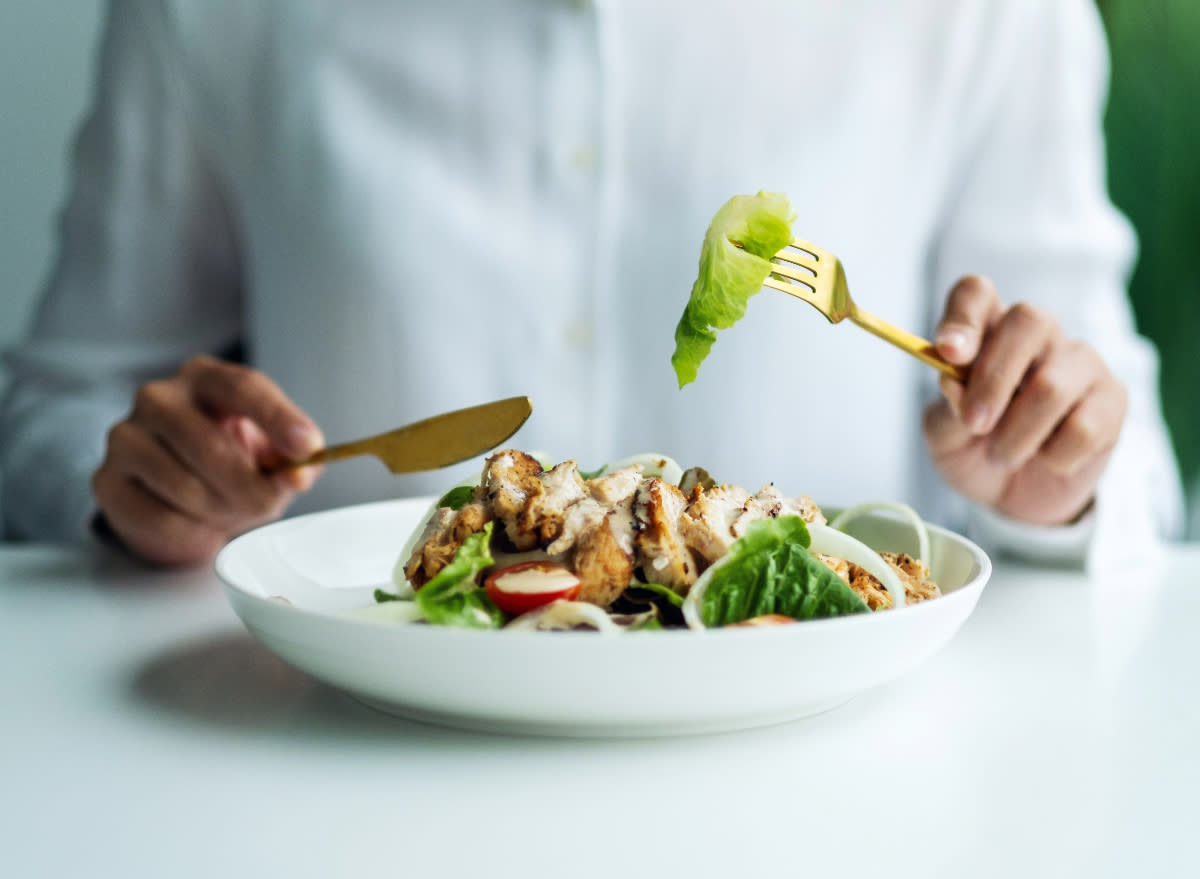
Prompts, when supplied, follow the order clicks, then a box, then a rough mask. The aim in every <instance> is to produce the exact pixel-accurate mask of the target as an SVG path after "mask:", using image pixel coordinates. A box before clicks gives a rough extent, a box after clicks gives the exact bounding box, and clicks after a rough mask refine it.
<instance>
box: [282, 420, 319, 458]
mask: <svg viewBox="0 0 1200 879" xmlns="http://www.w3.org/2000/svg"><path fill="white" fill-rule="evenodd" d="M284 443H285V444H286V446H287V447H286V448H285V449H284V451H285V452H287V453H288V454H289V455H291V456H292V457H293V458H307V457H308V456H309V455H311V454H312V453H313V452H315V451H317V449H319V448H321V445H322V438H321V433H320V431H318V430H316V429H314V428H312V427H307V426H305V425H303V424H296V425H293V426H292V427H290V428H288V432H287V436H286V437H285V438H284Z"/></svg>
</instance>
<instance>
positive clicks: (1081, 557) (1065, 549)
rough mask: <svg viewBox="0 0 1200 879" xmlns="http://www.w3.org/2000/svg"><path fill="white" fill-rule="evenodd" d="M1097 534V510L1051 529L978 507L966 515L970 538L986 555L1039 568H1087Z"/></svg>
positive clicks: (1092, 509)
mask: <svg viewBox="0 0 1200 879" xmlns="http://www.w3.org/2000/svg"><path fill="white" fill-rule="evenodd" d="M1095 532H1096V511H1095V508H1094V507H1089V508H1088V510H1087V512H1085V513H1084V514H1083V515H1082V516H1080V517H1079V518H1078V519H1076V520H1075V521H1074V522H1072V523H1071V524H1069V525H1051V526H1047V525H1031V524H1029V523H1028V522H1021V521H1019V520H1017V519H1013V518H1011V517H1009V516H1005V515H1004V514H1003V513H998V512H996V511H995V510H993V509H990V508H988V507H982V506H978V505H976V504H972V505H971V507H970V510H969V511H968V514H967V536H968V537H970V538H971V539H972V540H974V541H975V542H976V543H978V544H979V545H980V546H981V547H983V549H984V550H985V551H987V552H989V553H993V554H996V555H1008V556H1013V557H1016V558H1020V559H1023V560H1025V561H1030V562H1036V563H1039V564H1053V565H1062V566H1073V565H1078V566H1080V567H1082V566H1084V565H1085V564H1086V563H1087V561H1088V550H1089V548H1090V546H1091V544H1092V537H1093V536H1094V534H1095Z"/></svg>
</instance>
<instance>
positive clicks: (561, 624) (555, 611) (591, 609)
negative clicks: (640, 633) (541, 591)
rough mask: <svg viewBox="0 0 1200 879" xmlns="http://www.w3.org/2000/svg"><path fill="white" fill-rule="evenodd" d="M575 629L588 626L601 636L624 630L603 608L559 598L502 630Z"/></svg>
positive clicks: (617, 633)
mask: <svg viewBox="0 0 1200 879" xmlns="http://www.w3.org/2000/svg"><path fill="white" fill-rule="evenodd" d="M576 626H591V627H592V628H593V629H595V630H596V631H598V632H600V633H601V634H604V635H619V634H621V633H622V632H624V631H625V630H624V629H622V628H621V627H620V626H618V625H617V624H616V623H614V622H613V621H612V620H611V619H610V618H609V616H608V613H607V612H606V611H605V610H604V609H603V608H599V607H596V605H594V604H588V603H587V602H586V601H566V600H564V599H561V598H560V599H558V600H557V601H551V602H550V603H549V604H543V605H542V606H541V607H539V608H537V609H536V610H531V611H529V612H528V613H523V614H521V615H520V616H519V617H517V618H516V619H515V620H513V621H512V622H510V623H509V624H508V625H507V626H505V627H504V628H506V629H516V630H525V631H530V632H536V631H548V630H549V631H554V630H558V631H569V630H570V629H573V628H575V627H576Z"/></svg>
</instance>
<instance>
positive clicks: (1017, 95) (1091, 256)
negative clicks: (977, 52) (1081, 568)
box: [931, 0, 1182, 564]
mask: <svg viewBox="0 0 1200 879" xmlns="http://www.w3.org/2000/svg"><path fill="white" fill-rule="evenodd" d="M995 5H996V8H997V9H1002V10H1003V11H1002V12H998V13H997V14H996V19H997V22H998V25H997V28H996V32H995V38H996V39H997V40H998V41H999V43H1000V45H1001V47H1002V48H1001V49H1000V51H999V52H998V53H997V57H998V58H999V59H1000V60H999V62H998V63H996V64H993V65H992V68H991V69H989V70H986V71H984V72H983V74H982V77H981V85H980V88H979V92H978V94H979V96H980V99H979V100H978V101H977V102H976V103H975V105H974V106H973V107H972V108H968V109H966V110H965V111H964V116H963V120H964V121H963V124H964V129H965V131H966V133H967V135H968V140H967V143H968V149H967V150H966V151H965V152H964V156H966V157H967V158H966V159H965V160H964V162H963V165H962V170H961V174H959V175H958V179H959V181H960V184H959V189H958V191H957V192H956V193H954V194H953V198H952V200H951V209H950V210H949V212H948V213H947V215H946V217H945V218H944V221H943V226H942V232H941V235H940V239H939V246H938V248H937V251H936V254H935V259H934V263H933V272H932V281H933V283H934V284H935V285H936V287H935V289H937V290H940V291H945V290H948V289H949V288H950V286H951V285H952V284H953V282H954V281H955V280H956V279H957V278H958V277H961V276H962V275H964V274H967V273H977V274H983V275H987V276H988V277H990V278H991V279H992V280H993V281H994V282H995V283H996V286H997V289H998V290H999V291H1000V295H1001V297H1002V298H1003V299H1004V300H1005V301H1007V302H1010V303H1012V302H1017V301H1027V302H1032V303H1035V304H1038V305H1040V306H1042V307H1044V308H1046V309H1047V310H1049V311H1051V312H1052V313H1053V314H1054V315H1055V316H1056V317H1058V319H1059V320H1060V321H1061V322H1062V324H1063V326H1064V328H1065V330H1066V332H1067V333H1068V334H1069V335H1071V336H1072V337H1075V338H1080V339H1084V340H1086V341H1088V342H1089V343H1090V344H1092V345H1093V346H1094V347H1095V348H1096V349H1097V350H1098V351H1099V352H1100V353H1101V355H1102V356H1103V357H1104V358H1105V361H1106V362H1107V363H1108V365H1109V368H1110V369H1112V370H1113V372H1114V373H1115V374H1116V375H1117V377H1118V378H1119V379H1120V380H1121V381H1122V382H1123V383H1124V384H1125V386H1126V388H1127V389H1128V392H1129V411H1128V416H1127V419H1126V422H1125V424H1124V427H1123V429H1122V432H1121V436H1120V439H1119V442H1118V444H1117V447H1116V449H1115V450H1114V452H1113V454H1112V456H1111V458H1110V461H1109V464H1108V467H1107V468H1106V471H1105V473H1104V475H1103V477H1102V478H1101V481H1100V484H1099V486H1098V489H1097V495H1096V500H1095V505H1094V507H1093V510H1092V511H1091V513H1089V514H1088V516H1086V517H1085V518H1084V520H1082V521H1081V522H1080V523H1077V524H1076V525H1074V526H1071V527H1069V528H1064V529H1053V528H1050V529H1047V528H1034V527H1030V526H1025V525H1022V524H1021V523H1017V522H1014V521H1012V520H1006V519H1004V517H999V516H997V515H996V514H995V513H994V512H992V511H987V510H982V509H978V508H976V509H973V510H969V511H968V530H969V533H971V534H972V536H974V537H975V538H976V539H978V540H979V541H980V542H981V543H982V544H984V545H985V546H986V547H987V548H989V549H991V550H993V551H997V552H1006V553H1017V554H1020V555H1022V556H1026V557H1029V558H1032V559H1035V560H1041V561H1047V560H1054V561H1064V560H1073V561H1076V562H1081V563H1084V562H1086V563H1088V564H1102V563H1106V562H1107V560H1108V556H1110V555H1111V554H1112V553H1113V552H1114V551H1115V552H1121V550H1120V547H1134V548H1138V547H1139V544H1141V546H1142V547H1144V546H1145V542H1146V541H1149V542H1155V541H1157V540H1159V539H1162V538H1167V537H1174V536H1177V535H1178V534H1179V531H1180V529H1181V523H1182V492H1181V488H1180V483H1179V476H1178V472H1177V468H1176V464H1175V460H1174V456H1173V453H1172V451H1171V447H1170V443H1169V441H1168V438H1167V432H1166V427H1165V425H1164V422H1163V418H1162V413H1161V408H1160V403H1159V397H1158V359H1157V354H1156V352H1155V350H1154V348H1153V346H1152V345H1151V344H1150V343H1149V342H1148V341H1147V340H1146V339H1144V338H1142V337H1140V336H1138V335H1137V332H1136V330H1135V327H1134V322H1133V317H1132V311H1131V309H1130V306H1129V302H1128V299H1127V295H1126V286H1125V285H1126V282H1127V279H1128V274H1129V271H1130V268H1131V265H1132V260H1133V258H1134V253H1135V249H1136V242H1135V239H1134V237H1133V233H1132V230H1131V228H1130V226H1129V224H1128V223H1127V222H1126V220H1125V219H1124V217H1122V216H1121V215H1120V214H1119V213H1118V212H1117V210H1116V209H1115V208H1114V207H1113V205H1112V203H1111V202H1110V201H1109V198H1108V195H1107V188H1106V180H1105V155H1104V142H1103V131H1102V126H1101V120H1102V113H1103V107H1104V101H1105V98H1106V92H1107V86H1108V55H1107V46H1106V44H1105V40H1104V33H1103V29H1102V25H1101V23H1100V20H1099V16H1098V15H1097V13H1096V11H1095V9H1094V7H1093V5H1092V4H1091V3H1089V2H1086V0H1062V2H1055V3H1015V4H1009V3H1005V4H1003V6H1001V5H1000V4H995ZM940 310H941V300H940V298H939V299H938V306H937V311H938V312H939V313H940ZM935 392H936V391H935V390H934V389H933V387H932V385H931V394H932V393H935Z"/></svg>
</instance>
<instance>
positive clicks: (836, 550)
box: [368, 449, 940, 633]
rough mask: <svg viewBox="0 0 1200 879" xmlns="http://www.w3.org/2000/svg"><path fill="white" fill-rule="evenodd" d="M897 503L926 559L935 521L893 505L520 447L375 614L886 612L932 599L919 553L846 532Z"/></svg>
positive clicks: (410, 556)
mask: <svg viewBox="0 0 1200 879" xmlns="http://www.w3.org/2000/svg"><path fill="white" fill-rule="evenodd" d="M878 506H886V507H889V508H892V509H895V510H898V511H900V512H901V514H902V515H905V516H906V517H907V518H908V519H909V520H910V521H911V522H912V525H913V528H914V530H915V532H916V535H917V542H918V546H919V547H920V548H919V549H918V556H920V557H922V558H927V557H928V549H927V547H928V536H927V533H926V529H925V526H924V523H922V522H921V520H920V518H919V517H917V515H916V514H915V513H914V512H912V511H911V510H910V509H909V508H907V507H903V506H902V505H898V504H884V505H876V504H873V505H864V506H862V507H857V508H853V509H851V510H847V511H845V512H844V513H842V514H841V515H839V516H838V517H835V518H834V520H833V521H832V522H830V521H827V520H826V517H825V515H824V514H823V513H822V511H821V509H820V508H819V507H818V506H817V504H816V503H814V502H813V501H812V499H811V498H809V497H807V496H803V495H801V496H799V497H794V498H788V497H784V496H783V495H782V494H781V493H780V492H779V491H778V490H777V489H776V488H775V487H774V486H773V485H767V486H764V487H763V488H761V489H759V491H758V492H757V493H754V494H751V493H750V492H749V491H747V490H746V489H744V488H742V487H740V486H737V485H732V484H718V483H716V482H715V481H714V480H713V479H712V478H711V477H709V475H708V474H707V473H706V472H705V471H704V470H703V469H700V468H692V469H689V470H686V471H684V470H683V469H682V468H680V466H679V465H678V464H677V463H675V462H674V461H673V460H671V459H670V458H668V457H666V456H664V455H654V454H646V455H637V456H635V457H632V458H628V459H625V460H622V461H618V462H614V463H612V464H607V465H605V466H603V467H601V468H600V469H598V470H596V471H593V472H581V471H580V469H579V467H578V465H577V463H576V462H575V461H573V460H568V461H563V462H561V463H558V464H556V465H554V466H548V462H546V461H545V460H544V459H543V458H541V457H539V456H536V455H532V454H528V453H526V452H523V451H519V450H516V449H505V450H503V451H499V452H496V453H494V454H492V455H491V456H490V457H489V458H488V459H487V461H486V463H485V464H484V467H483V470H482V472H481V473H480V475H479V477H478V478H477V479H472V480H470V481H468V482H466V483H463V484H459V485H457V486H455V487H454V488H452V489H451V490H450V491H448V492H447V493H446V494H445V495H443V496H442V497H441V498H439V499H438V500H437V501H436V502H435V503H434V504H433V506H432V508H431V510H430V512H429V514H428V516H427V517H426V518H425V519H424V520H423V521H422V523H421V524H420V525H419V526H418V528H417V529H416V530H415V531H414V533H413V534H412V535H411V536H410V538H409V540H408V541H407V543H406V544H405V547H404V549H403V550H402V551H401V553H400V556H399V558H398V560H397V563H396V567H395V571H394V575H393V582H394V586H395V589H394V590H377V591H376V595H375V598H376V602H377V604H376V606H375V608H373V609H371V610H370V611H368V613H369V614H370V615H373V616H383V617H387V618H389V619H394V620H399V621H405V622H424V623H429V624H434V625H442V626H456V627H463V628H483V629H499V628H507V629H518V630H519V629H526V630H540V631H564V630H590V631H599V632H607V633H618V632H629V631H639V630H657V629H671V628H690V629H707V628H719V627H725V626H743V625H775V624H781V623H792V622H796V621H800V620H811V619H818V618H823V617H835V616H844V615H847V614H860V613H871V612H879V611H884V610H887V609H890V608H898V607H902V606H903V605H905V604H911V603H915V602H919V601H924V600H926V599H929V598H933V597H936V596H938V595H939V594H940V591H939V589H938V587H937V584H936V583H934V582H933V581H932V580H930V578H929V571H928V568H927V567H926V566H925V564H924V562H922V561H921V560H920V559H919V558H917V557H914V556H911V555H908V554H903V553H887V552H884V553H879V552H876V551H875V550H873V549H871V548H869V547H868V546H866V545H865V544H863V543H862V542H860V541H859V540H857V539H855V538H853V537H851V536H850V535H848V534H846V533H845V532H843V531H842V530H841V526H842V525H843V524H844V523H845V522H847V521H849V520H850V519H852V518H853V517H854V516H856V515H858V514H859V513H861V512H863V511H865V510H867V509H874V508H876V507H878Z"/></svg>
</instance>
